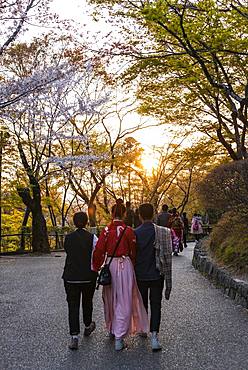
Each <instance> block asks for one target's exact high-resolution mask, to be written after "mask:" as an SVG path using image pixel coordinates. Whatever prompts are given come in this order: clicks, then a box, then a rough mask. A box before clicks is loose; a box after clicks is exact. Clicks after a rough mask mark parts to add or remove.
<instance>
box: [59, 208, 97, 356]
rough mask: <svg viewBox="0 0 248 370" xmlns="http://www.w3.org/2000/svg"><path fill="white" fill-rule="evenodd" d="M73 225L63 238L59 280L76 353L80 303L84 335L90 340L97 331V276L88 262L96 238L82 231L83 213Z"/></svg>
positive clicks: (76, 215) (72, 343) (75, 218)
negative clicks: (62, 265) (94, 300)
mask: <svg viewBox="0 0 248 370" xmlns="http://www.w3.org/2000/svg"><path fill="white" fill-rule="evenodd" d="M73 221H74V225H75V226H76V228H77V230H76V231H74V232H72V233H70V234H68V235H66V237H65V242H64V249H65V252H66V260H65V267H64V273H63V276H62V278H63V279H64V285H65V291H66V296H67V302H68V310H69V327H70V335H71V343H70V345H69V348H70V349H72V350H76V349H78V335H79V333H80V322H79V311H80V301H81V299H82V308H83V322H84V325H85V329H84V335H85V336H89V335H90V334H91V333H92V331H93V330H95V327H96V325H95V322H94V321H92V312H93V302H92V301H93V295H94V292H95V287H96V278H97V274H96V273H95V272H93V271H92V270H91V258H92V251H93V249H94V247H95V245H96V242H97V237H96V236H95V235H93V234H91V233H90V232H88V231H87V230H86V229H85V227H86V225H87V222H88V216H87V214H86V213H85V212H78V213H75V214H74V217H73Z"/></svg>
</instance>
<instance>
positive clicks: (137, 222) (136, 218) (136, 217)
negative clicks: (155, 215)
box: [134, 208, 142, 229]
mask: <svg viewBox="0 0 248 370" xmlns="http://www.w3.org/2000/svg"><path fill="white" fill-rule="evenodd" d="M141 224H142V222H141V219H140V216H139V209H138V208H136V210H135V211H134V228H135V229H136V228H137V227H138V226H140V225H141Z"/></svg>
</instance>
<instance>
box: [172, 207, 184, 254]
mask: <svg viewBox="0 0 248 370" xmlns="http://www.w3.org/2000/svg"><path fill="white" fill-rule="evenodd" d="M169 226H170V228H171V235H172V249H173V252H174V253H173V254H174V256H178V253H179V252H182V251H183V221H182V219H181V217H180V216H179V213H178V212H177V209H176V208H173V209H172V212H171V216H170V219H169Z"/></svg>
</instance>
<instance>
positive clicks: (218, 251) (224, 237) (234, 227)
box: [209, 211, 248, 272]
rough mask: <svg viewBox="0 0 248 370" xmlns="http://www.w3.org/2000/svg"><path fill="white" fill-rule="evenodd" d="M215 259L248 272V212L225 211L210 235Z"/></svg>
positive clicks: (210, 244) (237, 269) (240, 270)
mask: <svg viewBox="0 0 248 370" xmlns="http://www.w3.org/2000/svg"><path fill="white" fill-rule="evenodd" d="M209 248H210V250H211V252H212V253H213V254H214V257H215V259H216V260H217V261H218V262H220V263H222V264H225V265H226V266H227V267H230V268H232V269H233V270H235V271H239V272H248V214H247V213H246V214H241V213H237V212H235V211H232V212H227V213H225V214H224V215H223V216H222V218H221V219H220V221H219V222H218V224H217V225H216V227H215V228H214V230H213V232H212V233H211V235H210V243H209Z"/></svg>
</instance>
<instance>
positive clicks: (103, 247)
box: [93, 203, 148, 351]
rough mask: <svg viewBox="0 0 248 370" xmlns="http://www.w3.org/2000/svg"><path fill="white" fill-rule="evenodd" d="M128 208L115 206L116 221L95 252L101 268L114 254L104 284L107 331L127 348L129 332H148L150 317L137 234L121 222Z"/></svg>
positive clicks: (97, 266) (96, 267) (118, 346)
mask: <svg viewBox="0 0 248 370" xmlns="http://www.w3.org/2000/svg"><path fill="white" fill-rule="evenodd" d="M125 211H126V208H125V206H124V205H123V204H122V203H117V204H115V205H114V206H113V208H112V216H113V221H112V222H111V223H110V225H108V226H107V227H106V228H105V229H104V230H103V231H102V232H101V234H100V236H99V239H98V242H97V244H96V248H95V250H94V253H93V270H94V271H99V270H100V268H101V266H102V264H103V263H104V261H105V259H107V261H108V260H109V259H110V256H112V255H113V252H114V249H115V246H116V244H117V241H118V239H119V238H120V237H121V239H120V243H119V245H118V248H117V250H116V252H115V255H114V258H113V260H112V262H111V264H110V271H111V277H112V282H111V285H107V286H104V287H103V302H104V314H105V322H106V327H107V330H108V331H109V333H110V335H112V336H114V337H115V349H116V350H117V351H119V350H122V349H123V348H124V341H123V338H124V337H126V336H127V335H128V334H135V333H146V332H148V316H147V313H146V310H145V308H144V305H143V301H142V298H141V295H140V292H139V290H138V287H137V283H136V278H135V272H134V267H133V264H134V262H135V256H136V237H135V234H134V232H133V229H132V228H131V227H129V226H126V225H125V224H124V222H123V221H122V219H123V217H124V215H125Z"/></svg>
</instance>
